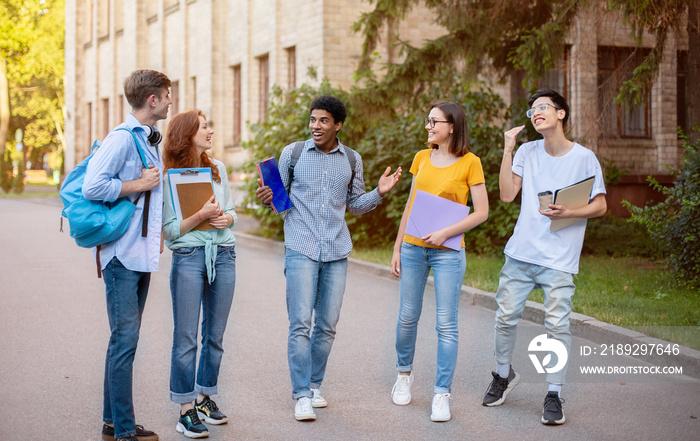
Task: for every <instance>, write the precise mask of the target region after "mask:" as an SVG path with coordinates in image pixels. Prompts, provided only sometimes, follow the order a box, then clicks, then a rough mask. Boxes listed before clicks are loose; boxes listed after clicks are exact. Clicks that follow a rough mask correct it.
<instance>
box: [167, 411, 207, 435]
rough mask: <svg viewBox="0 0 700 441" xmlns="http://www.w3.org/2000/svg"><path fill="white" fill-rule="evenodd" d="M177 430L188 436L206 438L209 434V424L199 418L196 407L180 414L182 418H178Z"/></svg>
mask: <svg viewBox="0 0 700 441" xmlns="http://www.w3.org/2000/svg"><path fill="white" fill-rule="evenodd" d="M175 430H177V431H178V432H180V433H182V434H184V435H185V436H186V437H187V438H206V437H208V436H209V431H208V430H207V426H205V425H204V424H202V422H201V421H200V420H199V416H197V411H196V410H195V409H190V410H188V411H187V412H185V414H184V415H180V420H178V422H177V426H175Z"/></svg>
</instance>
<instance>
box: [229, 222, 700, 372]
mask: <svg viewBox="0 0 700 441" xmlns="http://www.w3.org/2000/svg"><path fill="white" fill-rule="evenodd" d="M236 237H240V238H241V239H243V240H244V241H245V243H246V244H247V245H252V246H254V247H255V248H259V249H265V250H269V251H274V252H279V253H284V243H282V242H279V241H276V240H272V239H266V238H262V237H259V236H254V235H251V234H246V233H236ZM348 263H349V266H350V267H352V268H355V269H359V270H361V271H362V272H364V273H365V274H372V275H375V276H379V277H385V278H390V279H395V277H394V276H393V275H392V274H391V270H390V268H389V267H388V266H385V265H379V264H376V263H371V262H365V261H362V260H358V259H353V258H348ZM428 283H429V284H431V285H432V284H433V277H432V276H429V277H428ZM461 297H462V300H463V301H466V302H470V303H471V304H472V305H476V306H481V307H484V308H487V309H491V310H493V311H495V310H497V309H498V305H497V304H496V293H493V292H488V291H482V290H480V289H476V288H472V287H470V286H466V285H465V286H462V295H461ZM544 316H545V313H544V306H543V305H542V304H541V303H537V302H533V301H531V300H527V301H526V302H525V309H524V311H523V319H525V320H528V321H531V322H533V323H537V324H541V323H544ZM570 323H571V334H572V335H573V336H575V337H579V338H584V339H586V340H590V341H592V342H595V343H599V344H612V343H614V344H616V345H617V344H618V343H619V344H623V345H624V344H630V345H634V344H646V345H651V344H653V345H663V346H666V345H668V344H675V343H671V342H668V341H665V340H661V339H658V338H654V337H649V336H648V335H645V334H642V333H641V332H638V331H635V330H632V329H628V328H623V327H622V326H617V325H611V324H609V323H605V322H601V321H600V320H597V319H595V318H593V317H589V316H587V315H583V314H579V313H577V312H572V313H571V317H570ZM679 347H680V353H679V354H678V355H672V354H661V355H659V354H653V355H648V354H647V355H644V356H634V355H630V356H631V357H633V358H635V359H637V360H640V361H643V362H645V363H650V364H654V365H657V366H679V365H681V366H683V375H685V376H688V377H693V378H696V379H700V351H698V350H695V349H692V348H689V347H687V346H682V345H679Z"/></svg>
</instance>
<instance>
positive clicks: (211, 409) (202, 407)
mask: <svg viewBox="0 0 700 441" xmlns="http://www.w3.org/2000/svg"><path fill="white" fill-rule="evenodd" d="M194 408H195V409H197V414H198V415H199V418H201V419H203V420H204V422H205V423H207V424H214V425H217V424H226V423H227V422H228V417H227V416H226V415H224V414H223V413H221V412H220V411H219V407H218V406H217V405H216V403H215V402H214V400H212V399H211V398H209V397H204V399H203V400H202V402H201V403H198V402H197V401H196V400H195V402H194Z"/></svg>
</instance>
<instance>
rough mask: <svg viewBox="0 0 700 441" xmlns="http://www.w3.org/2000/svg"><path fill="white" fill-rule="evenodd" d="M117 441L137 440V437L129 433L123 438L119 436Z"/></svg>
mask: <svg viewBox="0 0 700 441" xmlns="http://www.w3.org/2000/svg"><path fill="white" fill-rule="evenodd" d="M117 441H139V439H138V438H136V435H129V436H126V437H124V438H119V439H118V440H117Z"/></svg>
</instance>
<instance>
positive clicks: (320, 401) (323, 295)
mask: <svg viewBox="0 0 700 441" xmlns="http://www.w3.org/2000/svg"><path fill="white" fill-rule="evenodd" d="M309 113H310V117H309V131H310V132H311V139H308V140H307V141H306V142H305V143H304V146H303V148H302V149H301V155H300V156H299V159H298V161H297V163H296V164H295V165H294V173H293V177H290V176H289V174H288V173H286V171H287V170H288V169H289V164H290V160H291V157H292V151H293V149H294V145H295V143H293V144H290V145H288V146H287V147H285V148H284V150H283V151H282V154H281V155H280V159H279V169H280V170H281V171H282V173H281V177H282V182H283V183H284V184H285V187H286V188H289V189H290V190H289V197H290V199H291V201H292V203H293V204H294V207H292V208H291V209H289V210H288V211H287V212H286V213H285V217H284V246H285V256H286V257H285V268H284V273H285V276H286V278H287V313H288V315H289V337H288V341H287V358H288V362H289V372H290V376H291V380H292V398H293V399H294V400H296V405H295V409H294V417H295V418H296V419H297V420H299V421H306V420H315V419H316V414H315V412H314V410H313V408H314V407H326V406H327V405H328V403H327V401H326V400H325V399H324V398H323V397H322V396H321V393H320V392H319V388H320V387H321V382H322V381H323V375H324V373H325V370H326V363H327V361H328V355H329V354H330V352H331V347H332V346H333V340H334V338H335V332H336V324H337V323H338V319H339V318H340V308H341V305H342V302H343V293H344V292H345V279H346V275H347V268H348V260H347V257H348V255H349V254H350V251H351V250H352V241H351V240H350V232H349V231H348V226H347V224H346V223H345V209H346V207H347V209H348V210H349V211H350V212H351V213H352V214H355V215H358V214H363V213H367V212H368V211H370V210H372V209H374V208H375V207H376V206H377V204H379V201H380V200H381V199H382V197H384V196H385V195H386V194H387V193H388V192H389V191H391V189H393V188H394V187H395V186H396V183H397V182H398V181H399V178H400V177H401V167H399V168H398V169H397V170H396V171H395V172H394V173H393V174H390V172H391V167H387V168H386V170H385V172H384V174H383V175H382V176H381V178H379V182H378V185H377V188H375V189H374V190H372V191H370V192H369V193H366V192H365V183H364V179H363V176H362V158H361V157H360V155H359V154H358V153H357V152H355V151H354V150H352V149H350V148H348V147H346V146H344V145H343V144H342V143H341V142H340V141H339V140H338V132H339V131H340V129H341V128H342V127H343V122H344V121H345V117H346V115H347V111H346V110H345V105H344V104H343V102H342V101H341V100H339V99H338V98H336V97H333V96H321V97H318V98H316V99H315V100H314V101H313V102H312V103H311V106H310V107H309ZM349 154H351V155H354V156H355V161H354V163H355V170H354V178H353V173H352V171H351V170H350V164H351V161H350V160H349V159H348V156H347V155H349ZM290 179H292V182H291V186H290V183H289V180H290ZM351 179H352V183H351V182H350V181H351ZM258 184H259V185H260V188H258V190H257V192H256V195H257V197H258V198H259V199H260V201H261V202H262V203H263V204H266V205H268V204H270V202H271V201H272V195H273V194H272V190H271V189H270V187H268V186H262V181H261V180H260V179H259V180H258ZM312 317H313V322H314V323H313V333H311V325H312V323H311V322H312Z"/></svg>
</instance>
